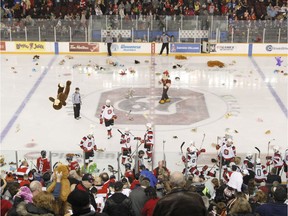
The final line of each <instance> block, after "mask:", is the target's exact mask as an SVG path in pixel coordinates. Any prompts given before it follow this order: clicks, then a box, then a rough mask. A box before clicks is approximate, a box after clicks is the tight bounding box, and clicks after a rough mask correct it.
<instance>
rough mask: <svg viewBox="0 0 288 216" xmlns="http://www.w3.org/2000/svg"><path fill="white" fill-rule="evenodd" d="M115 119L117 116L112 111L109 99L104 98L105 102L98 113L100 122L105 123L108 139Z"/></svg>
mask: <svg viewBox="0 0 288 216" xmlns="http://www.w3.org/2000/svg"><path fill="white" fill-rule="evenodd" d="M115 119H117V116H116V115H115V113H114V107H113V106H112V105H111V101H110V100H106V104H105V106H103V107H102V111H101V114H100V124H103V122H104V123H105V127H106V129H107V136H108V139H110V138H111V137H112V126H113V125H114V120H115Z"/></svg>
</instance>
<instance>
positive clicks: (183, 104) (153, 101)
mask: <svg viewBox="0 0 288 216" xmlns="http://www.w3.org/2000/svg"><path fill="white" fill-rule="evenodd" d="M129 90H130V89H129V88H121V89H114V90H111V91H107V92H103V93H102V94H101V96H100V100H99V104H98V107H97V110H96V114H95V117H97V118H98V117H99V116H100V112H101V108H102V106H103V104H105V101H106V100H107V99H109V100H111V101H112V105H113V106H114V111H115V113H117V116H118V118H117V124H131V119H133V122H132V124H145V123H147V119H152V118H153V122H154V124H157V125H190V124H193V123H196V122H199V121H202V120H205V119H208V118H209V113H208V109H207V105H206V101H205V95H204V94H203V93H199V92H195V91H192V90H188V89H178V90H177V91H171V92H170V95H169V96H170V98H171V102H170V103H165V104H159V103H158V102H159V99H160V97H161V93H162V89H161V88H156V89H155V93H154V94H153V95H151V94H150V93H151V89H150V88H134V92H135V93H134V95H133V97H131V98H128V99H127V98H125V95H126V93H127V91H129ZM128 114H129V117H128ZM130 117H133V118H130Z"/></svg>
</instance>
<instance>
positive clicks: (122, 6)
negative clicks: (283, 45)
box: [1, 0, 287, 20]
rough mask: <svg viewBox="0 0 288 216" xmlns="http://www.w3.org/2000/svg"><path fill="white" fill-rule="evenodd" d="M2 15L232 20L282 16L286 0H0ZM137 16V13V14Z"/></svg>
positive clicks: (283, 15) (3, 16)
mask: <svg viewBox="0 0 288 216" xmlns="http://www.w3.org/2000/svg"><path fill="white" fill-rule="evenodd" d="M1 9H2V13H1V14H2V15H1V16H2V18H16V19H21V18H25V17H27V16H30V17H32V18H33V19H34V18H35V19H36V18H38V19H51V18H56V19H65V20H74V19H76V20H85V19H88V18H89V17H90V16H91V15H96V16H102V15H119V16H121V18H127V19H130V18H131V17H132V18H135V17H136V15H139V16H140V17H141V16H147V15H152V16H153V17H154V18H155V19H159V16H162V15H166V16H168V17H171V16H174V15H184V16H194V15H220V16H222V15H223V16H226V15H228V16H229V17H230V18H231V19H235V20H256V19H262V20H264V19H285V18H286V17H287V0H177V1H176V0H117V1H116V0H115V1H112V0H97V1H91V0H75V1H74V0H45V1H44V0H2V1H1ZM139 16H138V17H139Z"/></svg>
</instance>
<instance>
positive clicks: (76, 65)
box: [72, 64, 82, 69]
mask: <svg viewBox="0 0 288 216" xmlns="http://www.w3.org/2000/svg"><path fill="white" fill-rule="evenodd" d="M81 66H82V65H81V64H75V65H73V66H72V68H73V69H75V68H78V67H81Z"/></svg>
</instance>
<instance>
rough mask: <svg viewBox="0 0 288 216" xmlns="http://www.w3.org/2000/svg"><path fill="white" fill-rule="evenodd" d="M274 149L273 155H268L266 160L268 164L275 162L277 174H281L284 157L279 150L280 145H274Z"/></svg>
mask: <svg viewBox="0 0 288 216" xmlns="http://www.w3.org/2000/svg"><path fill="white" fill-rule="evenodd" d="M273 151H274V154H273V157H271V156H267V157H266V160H268V161H267V163H266V165H267V166H270V165H272V164H273V165H274V167H275V168H276V169H277V175H279V174H280V171H281V169H282V167H283V159H282V156H281V153H280V152H279V146H277V145H275V146H274V147H273Z"/></svg>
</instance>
